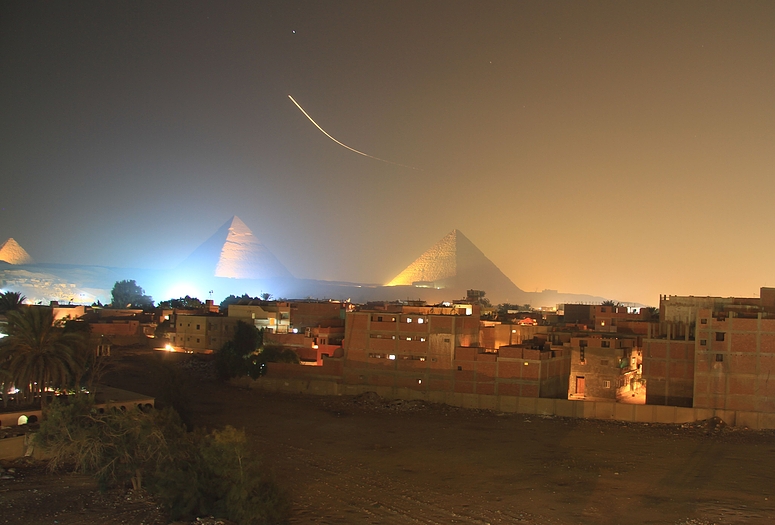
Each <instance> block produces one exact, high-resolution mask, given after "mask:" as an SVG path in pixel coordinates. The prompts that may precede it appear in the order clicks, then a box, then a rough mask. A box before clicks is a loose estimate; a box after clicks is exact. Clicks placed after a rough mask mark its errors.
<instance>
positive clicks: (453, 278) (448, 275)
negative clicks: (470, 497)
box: [387, 230, 523, 297]
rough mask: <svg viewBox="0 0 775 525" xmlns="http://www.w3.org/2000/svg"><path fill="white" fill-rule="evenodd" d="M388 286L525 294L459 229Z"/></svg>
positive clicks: (424, 254) (495, 294)
mask: <svg viewBox="0 0 775 525" xmlns="http://www.w3.org/2000/svg"><path fill="white" fill-rule="evenodd" d="M387 286H423V287H432V288H453V289H456V290H466V289H471V288H473V289H477V290H484V291H485V292H487V293H488V296H503V295H504V294H505V295H506V296H509V297H511V296H516V295H517V294H521V293H523V292H522V291H521V290H519V288H517V286H516V285H515V284H514V283H513V282H511V280H510V279H509V278H508V277H506V275H505V274H504V273H503V272H501V271H500V269H498V267H497V266H495V264H493V262H492V261H490V259H488V258H487V257H486V256H485V255H484V254H483V253H482V251H481V250H480V249H479V248H477V247H476V246H475V245H474V243H472V242H471V241H470V240H468V238H467V237H466V236H465V235H463V234H462V233H461V232H460V231H459V230H452V231H451V232H450V233H449V234H448V235H446V236H445V237H444V238H443V239H441V240H440V241H439V242H437V243H436V244H435V245H433V246H432V247H431V248H430V249H429V250H427V251H426V252H425V253H423V254H422V255H420V257H418V258H417V260H415V261H414V262H413V263H412V264H410V265H409V266H408V267H407V268H406V269H405V270H404V271H403V272H401V273H400V274H398V275H397V276H396V277H395V279H393V280H392V281H390V282H389V283H388V284H387Z"/></svg>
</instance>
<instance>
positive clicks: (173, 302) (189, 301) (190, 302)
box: [158, 295, 205, 310]
mask: <svg viewBox="0 0 775 525" xmlns="http://www.w3.org/2000/svg"><path fill="white" fill-rule="evenodd" d="M204 305H205V304H204V303H203V302H202V301H200V300H199V299H198V298H196V297H190V296H188V295H187V296H185V297H181V298H179V299H167V300H166V301H162V302H160V303H159V305H158V306H159V308H185V309H187V310H196V309H198V308H202V307H203V306H204Z"/></svg>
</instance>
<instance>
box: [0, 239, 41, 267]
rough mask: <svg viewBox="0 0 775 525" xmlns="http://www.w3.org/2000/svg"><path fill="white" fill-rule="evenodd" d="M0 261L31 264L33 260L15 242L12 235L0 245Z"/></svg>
mask: <svg viewBox="0 0 775 525" xmlns="http://www.w3.org/2000/svg"><path fill="white" fill-rule="evenodd" d="M0 261H4V262H7V263H9V264H33V263H34V261H33V260H32V257H30V254H29V253H27V251H26V250H25V249H24V248H22V247H21V245H20V244H19V243H18V242H16V241H15V240H14V239H13V237H9V238H8V240H7V241H5V242H4V243H3V244H2V245H0Z"/></svg>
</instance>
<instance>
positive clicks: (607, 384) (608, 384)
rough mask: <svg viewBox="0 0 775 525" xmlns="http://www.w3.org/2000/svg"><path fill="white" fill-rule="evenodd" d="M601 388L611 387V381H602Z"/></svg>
mask: <svg viewBox="0 0 775 525" xmlns="http://www.w3.org/2000/svg"><path fill="white" fill-rule="evenodd" d="M603 388H611V382H610V381H603Z"/></svg>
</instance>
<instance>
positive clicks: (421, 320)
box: [417, 317, 425, 324]
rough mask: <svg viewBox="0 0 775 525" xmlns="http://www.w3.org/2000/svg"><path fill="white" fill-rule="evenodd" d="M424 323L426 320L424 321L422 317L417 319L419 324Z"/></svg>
mask: <svg viewBox="0 0 775 525" xmlns="http://www.w3.org/2000/svg"><path fill="white" fill-rule="evenodd" d="M424 322H425V319H423V318H422V317H420V318H419V319H417V324H423V323H424Z"/></svg>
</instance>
